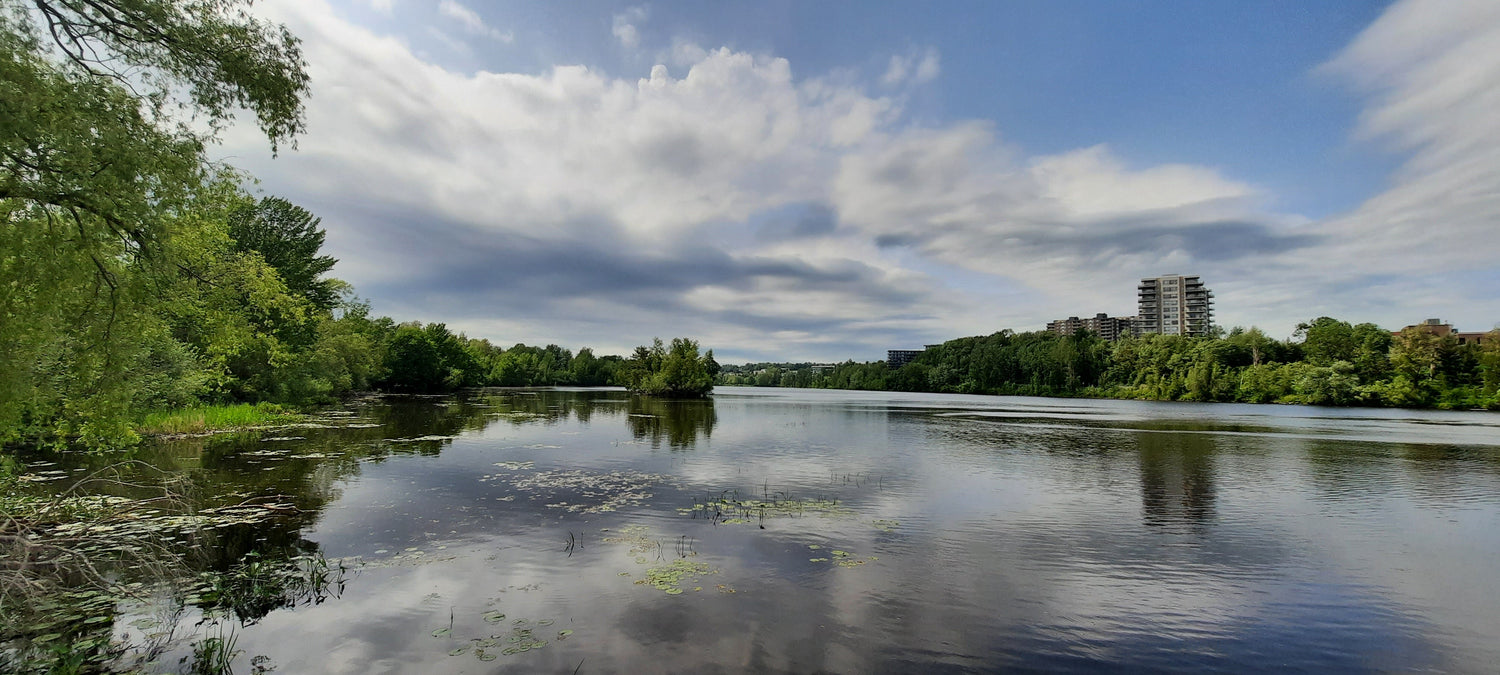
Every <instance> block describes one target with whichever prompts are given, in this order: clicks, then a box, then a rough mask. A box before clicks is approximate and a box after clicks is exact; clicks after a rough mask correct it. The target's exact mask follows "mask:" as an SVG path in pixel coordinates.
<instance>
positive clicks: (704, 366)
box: [621, 338, 719, 398]
mask: <svg viewBox="0 0 1500 675" xmlns="http://www.w3.org/2000/svg"><path fill="white" fill-rule="evenodd" d="M718 374H719V364H718V362H717V361H715V360H714V352H713V350H712V349H710V350H708V352H707V353H705V354H703V355H702V356H699V355H698V342H697V341H696V340H689V339H687V338H673V339H672V345H671V347H667V346H665V345H663V344H662V341H661V338H656V339H655V340H653V341H652V342H651V346H650V347H646V346H644V345H643V346H640V347H636V348H635V353H634V354H632V355H631V357H630V360H629V361H626V362H625V365H624V367H623V369H622V372H621V375H622V377H621V379H622V380H623V383H624V385H625V387H626V388H627V389H629V390H630V391H631V392H632V393H636V394H645V395H647V396H660V397H665V398H702V397H704V396H707V395H708V392H710V391H712V390H713V388H714V378H715V377H716V376H718Z"/></svg>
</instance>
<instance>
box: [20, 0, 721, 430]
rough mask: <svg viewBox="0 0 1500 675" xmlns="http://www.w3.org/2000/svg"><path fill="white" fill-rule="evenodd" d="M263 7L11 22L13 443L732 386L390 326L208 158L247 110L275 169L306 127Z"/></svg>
mask: <svg viewBox="0 0 1500 675" xmlns="http://www.w3.org/2000/svg"><path fill="white" fill-rule="evenodd" d="M246 6H248V3H247V2H243V1H242V0H217V1H215V2H199V3H183V2H179V1H177V0H130V1H129V2H125V1H123V0H90V1H89V2H66V1H65V2H41V1H40V0H35V1H33V2H21V1H19V0H15V1H6V2H4V3H3V7H0V447H3V446H5V445H9V444H14V443H36V442H61V441H73V440H80V441H82V442H83V443H84V445H86V446H89V447H94V448H105V447H114V446H117V445H119V444H120V443H125V442H129V441H131V440H133V438H134V435H135V434H134V431H133V425H134V424H135V422H136V421H138V420H139V419H140V418H141V417H142V415H143V413H144V412H146V411H153V410H163V409H172V408H179V407H184V406H192V405H197V404H204V403H229V402H275V403H288V404H294V405H304V404H313V403H320V402H326V401H331V400H334V399H336V398H338V397H340V396H343V395H345V394H347V393H349V392H352V391H358V390H364V389H370V388H383V389H389V390H397V391H419V392H428V391H439V390H447V389H452V388H456V387H467V386H482V385H502V386H534V385H564V384H576V385H599V384H622V385H629V386H632V387H634V388H637V389H639V390H641V391H645V392H652V393H661V394H668V395H691V394H701V393H703V392H706V391H707V388H709V387H711V386H712V374H711V373H709V364H711V363H712V357H711V354H710V355H709V356H708V357H707V358H706V359H704V358H703V357H700V356H699V355H698V351H697V350H698V345H697V343H696V342H693V341H691V340H674V341H673V343H672V345H671V347H670V349H668V348H665V347H663V346H662V345H661V344H660V341H658V342H657V343H656V345H655V346H654V347H650V348H646V347H643V348H642V350H638V352H642V353H638V354H637V355H636V357H635V358H634V359H625V358H621V357H618V356H596V355H595V354H594V353H593V351H592V350H590V349H588V348H583V349H580V350H578V352H577V353H573V352H572V351H570V350H568V349H564V348H562V347H559V346H557V345H547V346H545V347H535V346H528V345H524V344H517V345H514V346H512V347H509V348H502V347H500V346H498V345H494V344H491V343H489V342H488V341H485V340H476V339H471V338H468V337H466V336H464V335H463V334H455V333H453V332H452V331H450V330H449V329H448V328H447V327H446V326H445V325H444V324H442V323H430V324H425V325H424V324H421V323H415V322H413V323H396V322H395V321H393V320H391V319H390V318H387V317H375V316H371V313H370V308H369V306H368V305H367V304H366V303H364V302H362V301H360V300H358V299H357V298H356V297H355V295H354V293H353V289H352V288H350V287H349V285H348V284H345V283H343V282H341V281H338V280H337V279H334V278H331V277H329V276H328V274H329V273H330V272H331V271H332V270H333V267H334V265H335V264H336V262H337V261H336V260H334V259H333V258H332V257H330V256H327V255H323V254H322V252H321V250H322V247H323V243H324V231H323V230H322V229H321V228H320V227H319V225H320V221H319V220H318V219H317V218H316V217H315V216H313V214H311V213H309V212H308V211H306V210H305V209H303V208H301V207H299V206H297V205H295V204H293V203H291V202H289V201H287V200H284V199H280V198H277V197H259V196H257V195H254V194H252V193H250V192H249V191H248V190H247V189H246V187H245V186H246V185H251V184H253V179H252V178H251V177H250V176H248V175H245V174H243V173H241V172H239V171H237V170H235V169H234V168H232V167H229V166H226V165H224V164H222V163H219V162H216V161H212V160H211V159H210V157H209V153H208V148H210V147H211V146H212V145H213V144H214V143H215V142H217V139H218V134H219V132H220V131H221V130H223V129H224V128H225V127H226V126H227V125H229V124H230V123H232V122H233V121H234V118H235V115H236V114H240V115H244V114H246V113H248V114H249V115H250V116H253V117H254V118H255V120H256V122H257V123H258V126H259V127H260V129H261V131H262V132H263V133H264V134H265V136H266V138H267V140H268V141H269V142H270V145H271V148H272V150H273V151H275V150H277V149H279V148H281V147H285V146H287V145H289V144H293V143H294V142H295V139H296V136H297V135H298V134H300V133H301V132H302V131H303V130H304V126H305V125H304V119H303V101H304V99H305V98H306V96H307V93H308V75H307V72H306V67H307V64H306V63H305V61H304V60H303V58H302V54H301V49H300V44H299V42H298V40H297V38H296V37H295V36H293V35H291V34H290V33H289V32H288V31H287V30H286V29H285V27H283V26H279V25H276V24H272V23H269V22H266V21H263V20H260V19H257V18H255V17H254V16H253V15H251V14H249V13H248V12H245V11H244V9H245V7H246ZM713 372H717V370H716V369H714V370H713Z"/></svg>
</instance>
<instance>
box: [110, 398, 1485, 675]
mask: <svg viewBox="0 0 1500 675" xmlns="http://www.w3.org/2000/svg"><path fill="white" fill-rule="evenodd" d="M325 420H326V421H329V423H328V424H326V425H324V426H326V427H328V428H307V429H295V430H291V431H288V430H277V431H272V432H266V433H262V434H252V435H249V436H244V435H242V436H237V437H226V438H218V439H211V440H207V441H205V440H201V439H199V440H186V441H176V442H171V443H163V444H161V445H159V446H157V447H154V448H152V449H151V450H149V451H148V453H147V455H146V456H145V458H146V459H150V460H152V461H154V462H156V463H158V464H161V465H164V466H167V467H171V468H174V470H177V471H182V472H185V473H189V474H191V475H193V476H194V477H195V480H196V481H197V483H198V484H199V485H200V488H199V489H200V490H201V491H204V492H205V493H213V494H221V493H226V492H235V493H237V494H238V495H240V496H244V495H260V494H273V493H274V494H283V495H289V496H290V497H291V500H292V501H293V502H294V503H296V504H297V505H298V506H299V507H300V508H302V509H303V513H302V514H301V515H300V516H296V517H293V518H290V519H277V520H275V521H273V522H268V523H264V524H261V525H257V526H255V527H253V528H251V529H250V530H249V531H247V532H244V533H241V534H239V535H236V536H234V537H228V538H226V541H225V542H224V543H222V544H221V546H222V548H223V550H222V551H221V554H222V555H221V557H222V560H220V561H219V564H221V565H227V564H229V563H230V562H232V561H233V560H234V559H236V558H238V557H239V556H240V555H241V554H243V553H244V552H246V551H248V550H252V549H257V550H261V551H264V552H265V555H276V554H277V552H278V551H279V552H282V553H285V552H287V551H301V552H307V551H317V552H320V553H321V554H322V555H324V556H327V557H328V558H329V559H340V560H343V561H345V563H346V565H347V567H348V569H349V574H348V576H347V579H346V582H345V584H344V586H343V589H342V592H341V593H339V594H338V597H330V598H328V599H326V600H324V601H323V602H320V603H317V604H304V605H301V606H297V607H291V608H282V609H271V610H269V613H266V614H264V616H258V617H254V616H253V617H251V618H250V620H247V621H244V622H243V625H241V624H240V623H235V624H233V625H232V626H231V628H232V630H233V634H234V637H235V646H236V649H237V651H238V654H237V656H236V660H235V664H236V671H237V672H251V668H252V665H251V664H252V659H255V658H256V657H260V660H258V661H256V663H257V664H260V665H262V666H265V665H274V666H275V667H276V668H277V670H276V671H275V672H279V673H489V672H498V671H505V672H553V673H571V672H575V671H576V672H578V673H614V672H617V673H646V672H680V673H716V672H795V673H806V672H844V673H868V672H893V673H894V672H902V673H905V672H983V671H1015V670H1046V671H1096V670H1115V671H1179V672H1203V671H1233V672H1245V671H1273V670H1274V671H1278V672H1284V671H1304V672H1306V671H1318V672H1324V671H1331V670H1337V671H1393V670H1435V671H1448V672H1494V669H1495V668H1496V664H1497V663H1500V564H1497V562H1500V416H1497V415H1495V414H1491V413H1480V412H1425V411H1424V412H1419V411H1408V410H1363V409H1357V410H1346V409H1323V408H1310V407H1299V406H1250V405H1232V404H1204V405H1199V404H1183V403H1147V402H1126V401H1088V400H1061V399H1045V398H1011V397H975V396H953V395H936V394H900V393H887V392H836V391H821V390H798V389H752V388H720V389H719V390H717V391H716V393H715V394H714V395H713V397H712V399H711V400H709V401H703V402H662V401H654V400H647V399H641V398H632V397H630V396H629V395H627V394H626V393H624V392H623V391H619V390H608V389H595V390H584V389H571V390H567V389H546V390H486V391H482V392H468V393H463V394H460V395H456V396H443V397H380V398H372V399H367V400H364V401H361V402H359V403H357V404H354V405H350V406H348V407H347V408H346V409H345V410H343V411H338V412H336V413H334V414H332V415H330V416H328V417H326V418H325ZM137 611H144V610H137ZM502 615H503V616H502ZM130 618H131V616H130V615H129V614H128V613H127V614H126V615H122V616H121V617H120V618H119V619H117V621H116V632H117V633H123V634H124V635H125V636H126V637H133V636H132V635H131V631H137V632H143V631H142V630H141V629H139V628H132V627H131V626H132V625H134V626H137V627H139V626H143V625H148V624H142V623H140V622H139V621H137V622H136V623H134V624H132V623H130V621H129V619H130ZM193 619H194V617H193V616H192V615H191V613H190V614H189V615H188V616H184V617H180V618H178V619H174V620H180V621H181V622H182V623H183V625H190V624H191V622H192V620H193ZM183 649H186V648H179V652H180V653H181V654H185V653H186V652H184V651H182V650H183ZM174 654H178V653H169V654H168V655H167V657H164V658H163V659H161V661H160V662H161V663H175V662H176V661H175V660H174V658H173V656H174Z"/></svg>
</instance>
